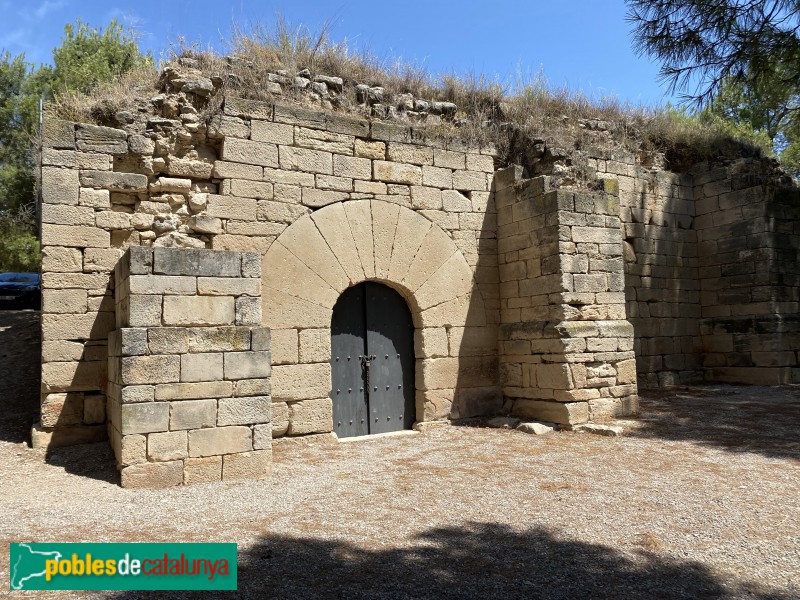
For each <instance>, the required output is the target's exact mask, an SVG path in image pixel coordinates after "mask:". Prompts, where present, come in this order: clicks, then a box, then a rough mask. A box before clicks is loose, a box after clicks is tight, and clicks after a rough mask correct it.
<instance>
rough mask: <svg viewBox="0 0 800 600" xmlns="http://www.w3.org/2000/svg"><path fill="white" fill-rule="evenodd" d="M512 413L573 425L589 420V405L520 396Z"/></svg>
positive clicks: (528, 417) (522, 416)
mask: <svg viewBox="0 0 800 600" xmlns="http://www.w3.org/2000/svg"><path fill="white" fill-rule="evenodd" d="M513 414H514V415H516V416H518V417H520V418H521V419H538V420H541V421H550V422H553V423H559V424H563V425H575V424H578V423H585V422H586V421H588V420H589V405H588V404H587V403H586V402H547V401H543V400H528V399H523V398H520V399H518V400H516V401H515V402H514V410H513Z"/></svg>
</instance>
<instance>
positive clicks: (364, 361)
mask: <svg viewBox="0 0 800 600" xmlns="http://www.w3.org/2000/svg"><path fill="white" fill-rule="evenodd" d="M360 358H361V368H362V369H364V377H365V379H366V384H367V385H366V389H367V393H366V394H364V399H365V400H366V399H367V398H369V367H370V365H371V364H372V361H373V360H375V359H376V358H377V357H376V356H375V355H374V354H371V355H369V356H367V355H366V354H365V355H364V356H361V357H360Z"/></svg>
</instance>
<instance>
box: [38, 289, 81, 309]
mask: <svg viewBox="0 0 800 600" xmlns="http://www.w3.org/2000/svg"><path fill="white" fill-rule="evenodd" d="M86 307H87V294H86V290H44V291H43V293H42V312H44V313H46V314H55V313H62V314H64V313H85V312H86Z"/></svg>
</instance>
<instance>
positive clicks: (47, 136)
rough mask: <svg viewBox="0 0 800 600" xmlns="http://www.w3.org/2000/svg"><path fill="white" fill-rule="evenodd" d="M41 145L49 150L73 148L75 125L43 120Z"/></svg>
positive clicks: (59, 120) (57, 120) (67, 122)
mask: <svg viewBox="0 0 800 600" xmlns="http://www.w3.org/2000/svg"><path fill="white" fill-rule="evenodd" d="M42 145H43V146H45V147H49V148H67V149H72V148H75V123H72V122H70V121H63V120H61V119H54V118H47V119H45V120H44V122H43V124H42Z"/></svg>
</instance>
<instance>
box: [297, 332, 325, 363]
mask: <svg viewBox="0 0 800 600" xmlns="http://www.w3.org/2000/svg"><path fill="white" fill-rule="evenodd" d="M299 344H300V362H301V363H321V362H328V361H330V360H331V332H330V329H303V330H302V331H301V332H300V335H299Z"/></svg>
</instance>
